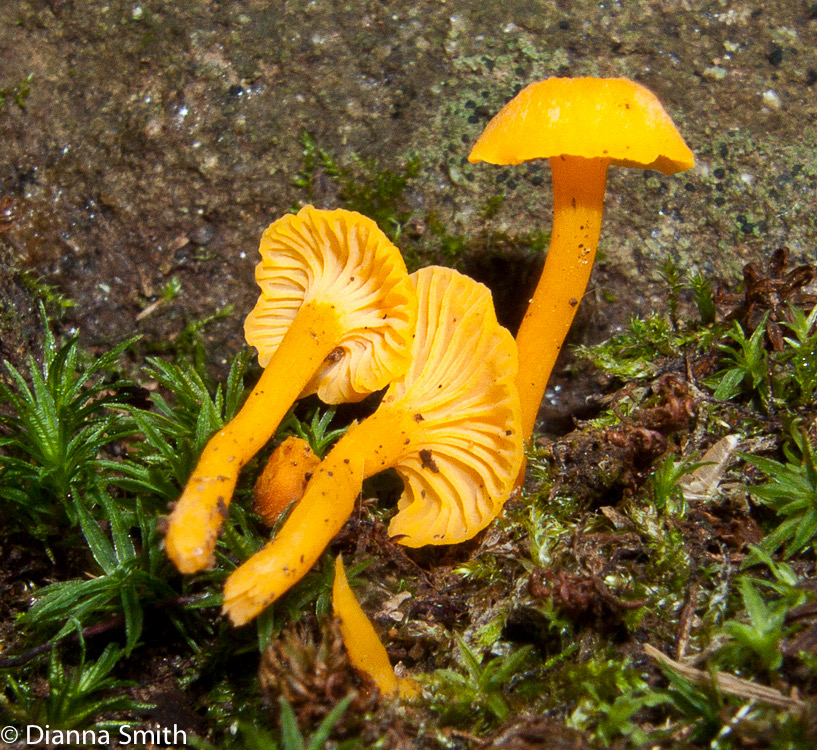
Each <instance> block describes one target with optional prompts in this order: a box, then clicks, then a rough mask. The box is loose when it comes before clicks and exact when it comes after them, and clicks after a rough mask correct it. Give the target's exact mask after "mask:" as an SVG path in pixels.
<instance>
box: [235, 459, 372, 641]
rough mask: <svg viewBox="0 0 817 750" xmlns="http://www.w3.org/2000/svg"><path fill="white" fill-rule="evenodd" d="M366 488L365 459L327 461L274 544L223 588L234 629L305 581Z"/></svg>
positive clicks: (243, 566) (242, 566)
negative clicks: (304, 577)
mask: <svg viewBox="0 0 817 750" xmlns="http://www.w3.org/2000/svg"><path fill="white" fill-rule="evenodd" d="M330 455H331V454H330ZM362 483H363V459H361V458H358V457H353V455H350V457H349V458H347V459H342V460H340V461H332V460H330V459H329V458H327V459H325V460H324V462H323V465H322V466H321V467H320V468H319V469H318V471H317V472H315V474H314V475H313V476H312V478H311V479H310V480H309V485H308V488H307V491H306V494H305V495H304V496H303V497H302V498H301V501H300V502H299V503H298V504H297V505H296V506H295V508H294V509H293V510H292V513H291V514H290V515H289V518H287V520H286V522H285V523H284V525H283V526H282V527H281V529H280V531H279V532H278V533H277V534H276V535H275V538H274V539H273V540H272V541H271V542H270V543H269V544H267V546H266V547H264V548H263V549H262V550H261V551H260V552H256V553H255V554H254V555H253V556H252V557H251V558H250V559H249V560H247V562H245V563H244V564H243V565H241V566H240V567H239V568H237V569H236V570H234V571H233V573H232V575H230V577H229V578H228V579H227V582H226V583H225V584H224V607H223V611H224V613H225V614H227V615H228V616H229V617H230V620H231V621H232V623H233V625H243V624H244V623H247V622H249V621H250V620H252V619H253V618H254V617H255V616H256V615H258V614H259V613H260V612H261V611H262V610H263V609H265V608H266V607H268V606H269V605H270V604H272V602H273V601H275V600H276V599H277V598H278V597H279V596H281V595H282V594H283V593H285V592H286V591H288V590H289V589H290V588H291V587H292V586H294V585H295V584H296V583H297V582H298V581H300V580H301V578H303V576H304V575H306V573H307V571H309V569H310V568H311V567H312V566H313V565H314V564H315V562H316V560H317V559H318V558H319V557H320V556H321V553H322V552H323V551H324V550H325V549H326V547H327V546H328V544H329V542H330V541H332V538H333V537H334V536H335V534H337V533H338V531H340V529H341V527H342V526H343V524H344V523H346V520H347V519H348V518H349V516H350V515H352V511H353V510H354V507H355V499H356V498H357V496H358V493H359V492H360V486H361V484H362Z"/></svg>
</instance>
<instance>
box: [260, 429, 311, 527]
mask: <svg viewBox="0 0 817 750" xmlns="http://www.w3.org/2000/svg"><path fill="white" fill-rule="evenodd" d="M320 465H321V459H320V458H319V457H318V456H317V455H316V454H315V453H314V452H313V451H312V448H310V447H309V443H308V442H307V441H306V440H304V439H303V438H299V437H296V436H295V435H290V436H289V437H288V438H287V439H286V440H284V441H283V442H282V443H281V445H279V446H278V447H277V448H276V449H275V450H274V451H273V452H272V455H271V456H270V457H269V461H267V465H266V466H265V467H264V470H263V471H262V472H261V474H260V475H259V477H258V479H257V480H256V482H255V487H254V489H253V510H254V511H255V512H256V513H257V514H258V515H259V516H261V518H263V519H264V522H265V523H266V524H267V525H269V526H272V525H273V524H274V523H275V522H276V521H277V520H278V517H279V516H280V515H281V514H282V513H283V512H284V511H285V510H286V509H287V508H288V507H289V506H290V505H291V504H292V503H294V502H297V501H298V500H300V499H301V498H302V497H303V495H304V492H305V491H306V484H307V482H308V481H309V479H310V477H311V476H312V474H314V473H315V469H317V468H318V466H320Z"/></svg>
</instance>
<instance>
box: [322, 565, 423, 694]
mask: <svg viewBox="0 0 817 750" xmlns="http://www.w3.org/2000/svg"><path fill="white" fill-rule="evenodd" d="M332 611H333V612H334V615H335V617H337V618H338V620H340V632H341V635H342V636H343V643H344V645H345V646H346V653H347V654H348V655H349V661H350V662H351V663H352V666H353V667H354V668H355V669H357V670H358V672H362V673H363V674H364V675H365V676H366V677H368V678H369V679H370V680H371V681H372V682H374V684H375V685H377V687H378V689H379V690H380V692H381V693H382V694H383V695H385V696H387V697H389V698H395V697H397V696H398V695H399V696H400V697H401V698H412V697H414V696H416V695H417V694H418V693H419V692H420V686H419V685H418V684H417V683H416V682H415V681H414V680H412V679H410V678H407V677H398V676H397V675H396V674H395V673H394V669H393V668H392V666H391V662H390V661H389V655H388V653H386V649H385V647H384V646H383V643H382V642H381V641H380V638H378V636H377V632H376V631H375V629H374V626H373V625H372V623H371V621H370V620H369V618H368V617H367V616H366V613H365V612H364V611H363V608H362V607H361V606H360V603H359V602H358V600H357V598H356V597H355V594H354V592H353V591H352V587H351V586H349V581H348V579H347V578H346V569H345V568H344V567H343V559H342V558H341V556H340V555H338V557H337V559H336V560H335V582H334V583H333V584H332Z"/></svg>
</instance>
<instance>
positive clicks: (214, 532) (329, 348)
mask: <svg viewBox="0 0 817 750" xmlns="http://www.w3.org/2000/svg"><path fill="white" fill-rule="evenodd" d="M260 253H261V262H260V263H259V264H258V265H257V267H256V272H255V276H256V280H257V281H258V284H259V286H260V287H261V296H260V298H259V300H258V304H257V305H256V307H255V309H254V310H253V311H252V312H251V313H250V315H249V316H248V318H247V320H246V323H245V326H244V330H245V334H246V337H247V341H248V342H249V343H250V344H251V345H253V346H255V347H256V348H257V349H258V360H259V362H260V363H261V365H262V366H264V368H265V369H264V372H263V374H262V376H261V379H260V380H259V381H258V384H257V385H256V386H255V388H254V389H253V391H252V392H251V393H250V395H249V397H248V398H247V401H246V403H245V404H244V406H243V407H242V409H241V411H239V413H238V414H237V415H236V416H235V417H234V418H233V419H232V421H230V423H229V424H227V425H226V426H225V427H224V428H223V429H222V430H220V431H219V432H217V433H216V434H215V435H214V436H213V437H212V438H211V439H210V442H208V443H207V445H206V447H205V448H204V451H203V453H202V455H201V458H200V459H199V462H198V465H197V466H196V468H195V470H194V471H193V474H192V476H191V477H190V479H189V480H188V482H187V485H186V487H185V488H184V491H183V492H182V495H181V498H180V499H179V502H178V503H177V504H176V507H175V509H174V510H173V512H172V513H171V515H170V519H169V525H168V531H167V535H166V537H165V547H166V549H167V553H168V556H169V557H170V558H171V559H172V560H173V562H174V563H175V565H176V567H177V568H178V569H179V570H180V571H181V572H183V573H193V572H196V571H198V570H201V569H202V568H206V567H208V566H210V565H212V564H213V561H214V558H213V549H214V548H215V544H216V539H217V537H218V532H219V529H220V527H221V523H222V521H223V520H224V517H225V516H226V514H227V508H228V506H229V503H230V500H231V498H232V494H233V490H234V488H235V483H236V479H237V478H238V474H239V471H240V470H241V468H242V467H243V466H244V465H245V464H246V463H247V461H249V460H250V458H252V457H253V456H254V455H255V454H256V453H257V452H258V450H259V449H260V448H261V447H262V446H263V445H264V444H265V443H266V442H267V441H268V440H269V439H270V437H271V436H272V435H273V434H274V433H275V430H276V429H277V427H278V424H279V423H280V421H281V419H282V418H283V416H284V415H285V414H286V412H287V410H288V409H289V407H290V406H291V405H292V404H293V402H294V401H295V400H296V399H297V398H299V397H300V396H305V395H309V394H311V393H317V394H318V396H320V398H321V399H322V400H323V401H325V402H326V403H339V402H341V401H358V400H360V399H362V398H364V397H365V396H367V395H368V394H370V393H373V392H374V391H377V390H379V389H381V388H383V387H385V386H386V385H387V384H388V383H389V382H390V381H391V380H393V379H394V378H395V377H397V376H399V375H401V374H402V373H403V372H405V370H406V368H407V367H408V365H409V354H408V352H409V346H410V341H411V337H412V334H413V332H414V323H415V319H416V310H417V299H416V294H415V292H414V287H413V285H412V283H411V281H410V280H409V277H408V273H407V272H406V267H405V264H404V262H403V259H402V257H401V256H400V253H399V251H398V250H397V248H396V247H395V246H394V245H392V243H391V242H389V240H388V238H387V237H386V236H385V235H384V234H383V232H381V231H380V230H379V229H378V228H377V225H376V224H375V223H374V222H373V221H372V220H371V219H367V218H366V217H365V216H362V215H361V214H358V213H355V212H353V211H344V210H336V211H321V210H318V209H315V208H313V207H312V206H306V207H305V208H302V209H301V210H300V211H299V212H298V214H297V215H288V216H285V217H283V218H281V219H279V220H278V221H276V222H274V223H273V224H271V225H270V226H269V227H268V228H267V230H266V231H265V232H264V235H263V237H262V238H261V246H260Z"/></svg>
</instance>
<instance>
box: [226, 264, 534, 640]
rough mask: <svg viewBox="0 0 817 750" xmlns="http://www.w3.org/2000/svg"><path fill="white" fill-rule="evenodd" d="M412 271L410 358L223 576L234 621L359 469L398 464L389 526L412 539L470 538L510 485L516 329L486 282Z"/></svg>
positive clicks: (283, 575)
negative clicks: (414, 302) (373, 407)
mask: <svg viewBox="0 0 817 750" xmlns="http://www.w3.org/2000/svg"><path fill="white" fill-rule="evenodd" d="M412 279H413V280H414V282H415V285H416V287H417V295H418V298H419V312H418V317H417V329H416V334H415V339H414V343H413V346H412V360H411V366H410V367H409V369H408V371H407V372H406V374H405V375H404V376H403V377H402V378H400V379H399V380H397V381H395V382H394V383H392V384H391V386H389V389H388V391H387V392H386V395H385V396H384V397H383V401H382V402H381V405H380V407H379V408H378V409H377V411H376V412H375V413H374V414H373V415H372V416H370V417H368V418H367V419H365V420H363V421H362V422H360V423H357V424H353V425H352V426H351V427H350V428H349V430H348V431H347V433H346V434H345V435H344V436H343V437H342V438H341V439H340V440H339V441H338V442H337V443H336V444H335V446H334V448H333V449H332V450H331V451H330V452H329V454H328V455H327V456H326V458H325V459H324V460H323V462H322V463H321V465H320V467H319V468H318V470H317V471H316V472H315V473H314V474H313V476H312V478H311V479H310V480H309V484H308V485H307V489H306V494H305V495H304V497H303V498H302V499H301V501H300V502H299V503H298V504H297V505H296V506H295V508H294V509H293V511H292V513H291V514H290V516H289V518H287V520H286V522H285V523H284V525H283V526H282V528H281V530H280V531H279V533H278V534H277V535H276V537H275V538H274V539H273V540H272V541H271V542H270V543H269V544H268V545H267V546H266V547H265V548H264V549H262V550H261V551H260V552H258V553H256V554H255V555H253V556H252V557H251V558H250V559H249V560H248V561H247V562H246V563H244V564H243V565H242V566H241V567H239V568H238V569H237V570H235V571H234V572H233V573H232V575H231V576H230V577H229V578H228V579H227V582H226V584H225V587H224V612H225V613H226V614H227V615H229V617H230V619H231V620H232V621H233V623H234V624H235V625H241V624H243V623H245V622H248V621H249V620H251V619H252V618H253V617H255V616H256V615H258V613H259V612H261V611H262V610H263V609H264V608H265V607H267V606H268V605H269V604H271V603H272V602H273V601H274V600H275V599H277V598H278V597H280V596H281V595H282V594H283V593H284V592H286V591H287V590H288V589H289V588H290V587H291V586H292V585H294V584H295V583H296V582H297V581H298V580H300V579H301V577H303V575H304V574H305V573H306V572H307V571H308V570H309V569H310V568H311V567H312V565H313V564H314V563H315V561H316V560H317V559H318V557H319V556H320V554H321V553H322V552H323V550H324V549H326V547H327V545H328V544H329V542H330V541H331V540H332V538H333V537H334V536H335V534H337V532H338V531H339V530H340V528H341V527H342V526H343V524H344V523H345V522H346V520H347V519H348V518H349V516H350V515H351V513H352V510H353V509H354V503H355V499H356V497H357V495H358V493H359V492H360V489H361V484H362V482H363V480H364V478H366V477H369V476H372V475H373V474H376V473H378V472H380V471H382V470H384V469H388V468H394V469H395V470H396V471H397V473H398V475H399V476H400V477H401V478H402V480H403V483H404V492H403V495H402V497H401V498H400V501H399V503H398V509H399V512H398V513H397V515H396V516H395V517H394V518H393V519H392V521H391V523H390V525H389V534H391V535H392V537H394V538H396V539H397V541H399V542H400V543H401V544H404V545H406V546H409V547H420V546H423V545H426V544H454V543H457V542H462V541H464V540H466V539H470V538H471V537H472V536H474V535H475V534H476V533H477V532H479V531H480V530H482V529H484V528H485V527H486V526H487V525H488V524H489V523H490V522H491V521H492V520H493V519H494V518H495V517H496V516H497V515H498V514H499V512H500V511H501V510H502V506H503V504H504V503H505V500H506V499H507V498H508V496H509V495H510V493H511V491H512V489H513V482H514V479H515V477H516V474H517V472H518V470H519V467H520V465H521V462H522V439H521V434H520V416H519V399H518V395H517V392H516V387H515V384H514V380H515V377H516V369H517V363H516V346H515V344H514V341H513V338H512V337H511V335H510V333H508V331H506V330H505V329H504V328H502V327H501V326H500V325H499V324H498V323H497V320H496V315H495V312H494V308H493V302H492V299H491V293H490V292H489V291H488V289H487V288H486V287H484V286H483V285H482V284H478V283H477V282H475V281H473V280H472V279H469V278H468V277H467V276H463V275H462V274H459V273H457V272H456V271H453V270H451V269H447V268H438V267H431V268H424V269H422V270H420V271H418V272H417V273H416V274H413V276H412Z"/></svg>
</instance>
